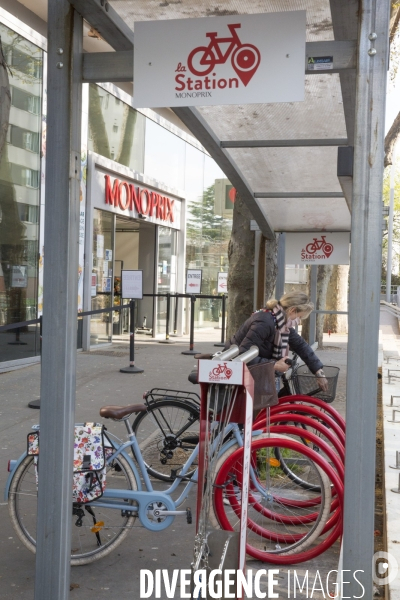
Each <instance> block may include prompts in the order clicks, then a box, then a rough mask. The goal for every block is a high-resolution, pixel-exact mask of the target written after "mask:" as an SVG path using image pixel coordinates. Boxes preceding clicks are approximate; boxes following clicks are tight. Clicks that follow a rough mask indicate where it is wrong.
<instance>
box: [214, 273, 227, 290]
mask: <svg viewBox="0 0 400 600" xmlns="http://www.w3.org/2000/svg"><path fill="white" fill-rule="evenodd" d="M227 291H228V273H218V286H217V292H218V294H221V293H222V294H226V292H227Z"/></svg>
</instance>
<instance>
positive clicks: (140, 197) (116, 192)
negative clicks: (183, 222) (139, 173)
mask: <svg viewBox="0 0 400 600" xmlns="http://www.w3.org/2000/svg"><path fill="white" fill-rule="evenodd" d="M104 179H105V201H106V204H110V205H111V206H114V207H115V208H119V209H120V210H123V211H127V210H129V211H134V210H135V211H136V212H137V213H141V214H143V215H149V216H150V217H153V216H154V217H155V218H156V219H160V220H162V221H171V223H173V222H174V220H175V219H174V202H175V201H174V200H171V199H170V198H167V197H166V196H161V195H160V194H159V193H157V192H155V191H150V190H147V189H145V188H144V189H143V188H142V189H141V188H140V187H139V186H137V187H136V188H135V186H134V185H133V184H132V183H127V182H126V181H120V180H119V179H114V182H113V183H112V181H111V177H110V175H104Z"/></svg>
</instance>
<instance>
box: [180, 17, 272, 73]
mask: <svg viewBox="0 0 400 600" xmlns="http://www.w3.org/2000/svg"><path fill="white" fill-rule="evenodd" d="M240 27H241V25H240V24H239V23H237V24H232V25H228V29H229V31H230V32H231V34H232V37H226V38H218V37H217V35H218V33H217V32H216V31H214V32H211V33H207V34H206V36H207V37H208V38H210V43H209V44H208V46H198V47H197V48H194V50H192V52H191V53H190V54H189V56H188V67H189V69H190V71H191V72H192V73H193V74H194V75H200V76H204V75H208V74H209V73H211V71H212V70H213V69H214V68H215V66H216V65H221V64H224V63H226V61H227V60H228V58H229V57H230V55H231V54H232V59H231V62H232V66H233V68H234V69H235V71H244V72H246V71H251V70H253V69H254V70H255V69H256V68H257V67H258V65H259V64H260V60H261V56H260V52H259V51H258V49H257V48H256V47H255V46H253V44H242V42H241V41H240V39H239V36H238V34H237V33H236V29H239V28H240ZM222 44H229V45H228V47H227V49H226V50H225V52H223V50H222V48H221V45H222Z"/></svg>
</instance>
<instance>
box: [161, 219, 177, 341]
mask: <svg viewBox="0 0 400 600" xmlns="http://www.w3.org/2000/svg"><path fill="white" fill-rule="evenodd" d="M176 265H177V232H176V231H175V230H174V229H170V228H169V227H161V226H159V227H158V257H157V284H158V285H157V293H158V294H166V293H167V292H171V293H175V292H176V276H177V273H176V270H177V269H176ZM174 306H175V300H171V306H170V331H172V330H173V314H174ZM166 317H167V298H166V297H161V298H160V297H158V298H157V330H156V333H165V327H166Z"/></svg>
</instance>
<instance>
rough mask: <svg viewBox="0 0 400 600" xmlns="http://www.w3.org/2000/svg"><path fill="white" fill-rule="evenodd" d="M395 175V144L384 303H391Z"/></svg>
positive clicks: (391, 169) (391, 176)
mask: <svg viewBox="0 0 400 600" xmlns="http://www.w3.org/2000/svg"><path fill="white" fill-rule="evenodd" d="M395 175H396V144H395V146H394V148H393V154H392V166H391V168H390V199H389V223H388V249H387V265H386V302H390V301H391V293H390V292H391V289H392V244H393V212H394V178H395Z"/></svg>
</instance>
